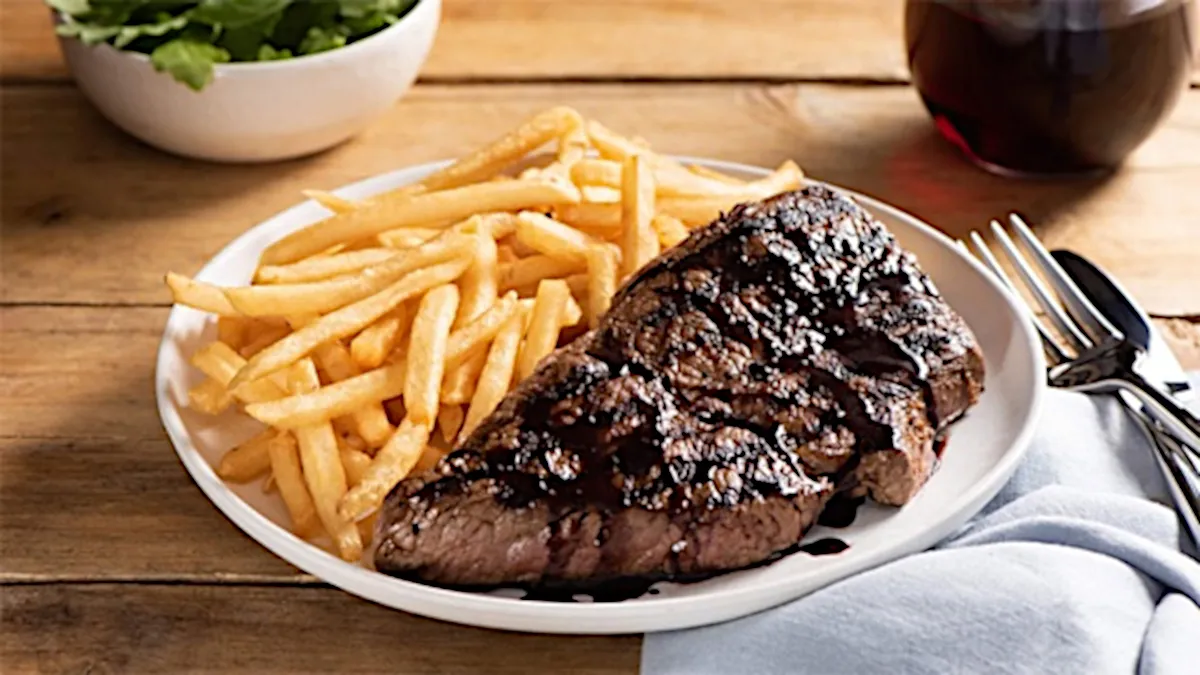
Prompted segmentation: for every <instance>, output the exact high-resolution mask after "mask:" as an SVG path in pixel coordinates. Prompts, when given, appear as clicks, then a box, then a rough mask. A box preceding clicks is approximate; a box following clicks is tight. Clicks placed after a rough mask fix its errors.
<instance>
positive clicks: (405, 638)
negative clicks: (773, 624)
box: [0, 584, 640, 675]
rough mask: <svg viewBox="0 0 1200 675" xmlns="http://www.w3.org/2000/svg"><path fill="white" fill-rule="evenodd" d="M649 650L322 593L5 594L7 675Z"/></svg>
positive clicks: (612, 669)
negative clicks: (426, 615)
mask: <svg viewBox="0 0 1200 675" xmlns="http://www.w3.org/2000/svg"><path fill="white" fill-rule="evenodd" d="M639 643H640V640H639V638H635V637H587V638H572V637H551V636H541V635H518V634H513V633H501V632H498V631H488V630H481V629H475V628H466V627H463V626H455V625H452V624H447V623H441V622H438V621H432V620H429V619H422V618H418V617H415V616H412V615H409V614H404V613H402V612H395V611H392V610H390V609H386V608H384V607H380V606H378V605H373V604H370V603H368V602H365V601H363V600H359V599H357V598H354V597H351V596H350V595H347V594H346V593H343V592H341V591H338V590H335V589H332V588H327V587H323V586H322V587H305V588H288V587H283V588H280V587H258V586H246V585H233V586H228V585H226V586H192V585H142V584H134V585H130V584H124V585H113V584H87V585H83V584H56V585H19V586H8V587H6V588H4V589H3V590H2V591H0V663H2V664H4V666H3V670H4V672H5V673H6V674H7V675H16V674H17V673H60V672H62V673H66V672H69V673H147V672H157V673H178V672H198V671H203V672H214V673H216V672H219V673H255V674H258V673H302V672H303V673H331V672H339V673H383V672H387V673H401V674H405V673H438V674H439V675H460V674H461V675H466V674H468V673H480V672H487V673H494V674H496V675H518V674H522V675H523V674H524V673H535V672H538V673H540V672H545V673H572V674H574V675H611V674H613V673H633V672H636V670H637V663H638V657H639V651H640V645H639ZM485 664H486V665H485Z"/></svg>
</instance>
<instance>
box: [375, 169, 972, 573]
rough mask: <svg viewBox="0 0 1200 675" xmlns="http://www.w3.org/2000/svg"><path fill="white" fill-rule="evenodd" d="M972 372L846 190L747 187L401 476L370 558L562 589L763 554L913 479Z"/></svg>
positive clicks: (911, 265)
mask: <svg viewBox="0 0 1200 675" xmlns="http://www.w3.org/2000/svg"><path fill="white" fill-rule="evenodd" d="M981 383H982V360H981V358H980V357H979V353H978V350H977V348H976V347H975V343H974V338H973V336H971V334H970V332H969V331H968V330H967V328H966V326H965V324H964V323H963V322H962V320H961V318H959V317H958V316H957V315H955V314H954V313H953V312H952V311H951V310H950V309H949V308H948V307H947V306H946V305H945V304H944V302H943V301H942V300H941V298H940V297H939V296H938V295H937V291H936V289H935V288H934V287H933V285H932V283H931V282H930V281H929V279H928V278H927V277H926V276H925V275H924V273H922V272H921V271H920V269H919V267H918V266H917V264H916V261H915V259H914V258H913V257H912V256H911V255H910V254H908V253H906V252H904V251H903V250H902V249H900V248H899V246H898V245H897V244H896V242H895V240H894V238H892V236H891V235H890V233H888V232H887V230H886V229H884V228H883V227H882V226H881V225H880V224H879V223H878V222H876V221H874V220H873V219H872V218H870V216H868V215H867V214H866V213H865V212H864V211H862V209H861V208H859V207H858V206H857V205H856V204H854V203H853V202H852V201H851V200H849V199H847V198H845V197H843V196H841V195H839V194H837V193H835V192H833V191H831V190H829V189H827V188H824V187H819V186H813V187H809V188H806V189H805V190H803V191H800V192H797V193H790V194H787V195H782V196H780V197H777V198H774V199H772V200H769V201H767V202H762V203H756V204H749V205H742V206H739V207H737V208H735V209H734V210H733V211H732V212H731V213H730V214H729V215H728V216H726V217H724V218H722V219H721V220H719V221H717V222H716V223H714V224H712V225H710V226H708V227H707V228H703V229H701V230H698V231H696V232H694V233H693V234H692V236H691V237H690V238H689V239H688V240H687V241H686V242H684V243H683V244H681V245H680V246H678V247H676V248H674V249H672V250H670V251H668V252H667V253H665V254H664V255H662V256H661V257H659V258H658V259H657V260H655V261H653V262H652V263H650V264H649V265H648V266H647V267H645V268H644V269H642V270H641V271H640V272H639V273H638V274H637V275H636V276H635V277H634V278H633V279H631V280H629V281H628V282H627V283H626V285H625V286H624V287H623V288H622V289H621V291H619V292H618V294H617V296H616V297H615V298H614V301H613V305H612V308H611V309H610V311H609V312H608V313H607V314H606V315H605V316H604V317H603V319H602V321H601V324H600V326H599V327H598V328H597V329H596V330H595V331H593V332H591V333H588V334H587V335H584V336H583V337H581V338H579V339H578V340H576V341H575V342H574V343H572V344H571V345H569V346H567V347H565V348H563V349H560V350H559V351H557V352H556V353H555V354H553V355H552V356H550V357H548V358H547V359H545V360H544V361H543V362H542V364H541V365H540V366H539V368H538V370H537V372H536V373H535V374H534V375H533V376H532V377H531V378H530V379H528V380H526V381H525V382H523V383H522V384H521V385H520V386H519V387H518V388H517V389H516V390H515V391H514V392H512V393H511V394H509V395H508V396H507V397H506V398H505V400H504V401H503V402H502V403H501V404H500V406H499V408H498V409H497V410H496V411H495V412H494V413H493V414H492V415H491V416H490V417H489V419H488V420H486V421H485V422H484V423H483V424H482V425H481V426H480V427H479V428H477V429H476V430H475V431H474V433H472V434H471V436H470V437H469V438H468V439H467V440H466V442H465V443H464V444H463V446H462V447H461V448H460V449H459V450H457V451H456V452H454V453H451V454H450V455H449V456H448V457H447V458H445V459H444V460H443V461H442V462H441V463H440V464H439V465H438V466H437V467H436V469H435V471H434V472H431V473H429V474H426V475H425V476H421V477H417V478H412V479H409V480H407V481H405V482H403V483H401V484H400V485H399V486H397V488H396V489H395V490H394V491H393V493H392V494H391V495H389V497H388V499H387V502H386V503H385V508H384V512H383V513H382V514H381V516H380V531H379V534H380V541H381V546H380V549H379V553H378V554H377V555H376V562H377V566H378V567H379V568H380V569H381V570H382V571H385V572H388V573H390V574H396V575H399V576H415V577H417V578H420V579H422V580H424V581H427V582H432V583H438V584H439V585H444V584H447V583H448V584H452V585H453V584H458V583H460V582H463V581H469V582H474V581H478V580H479V579H488V580H496V581H501V582H503V581H523V580H527V579H531V578H532V579H536V581H535V582H534V583H533V585H534V586H536V587H538V588H552V587H555V586H556V585H558V586H564V587H570V588H572V589H576V592H579V591H578V589H581V588H585V587H588V586H590V585H594V584H596V583H608V580H612V579H621V578H623V577H629V576H634V577H637V578H639V579H650V580H653V581H659V580H675V581H678V580H686V579H694V578H708V577H711V576H712V575H713V574H715V573H720V572H725V571H730V570H732V569H740V568H745V567H749V566H753V565H756V564H763V563H764V562H767V561H769V560H774V559H777V558H778V557H780V556H782V555H784V554H786V553H789V552H793V551H796V550H798V549H799V546H798V542H799V541H800V539H801V537H802V536H803V533H804V532H805V531H806V530H807V529H809V528H810V527H811V526H812V525H813V524H815V521H816V520H817V516H818V514H820V513H822V512H823V511H826V510H828V509H829V508H830V499H831V498H832V497H833V496H834V495H835V494H836V493H838V492H840V491H842V490H845V489H849V488H854V489H855V490H856V491H857V492H856V493H857V494H862V493H863V492H865V493H868V494H870V496H871V497H872V498H873V499H874V500H875V501H877V502H880V503H886V504H902V503H904V502H906V501H907V500H908V499H909V498H911V496H912V494H915V491H916V490H917V489H918V488H919V487H920V485H921V483H922V482H923V481H924V480H925V478H926V477H927V476H928V473H929V471H930V470H931V468H932V464H933V462H934V461H935V460H934V459H933V452H932V442H933V438H934V435H935V434H936V433H937V432H938V431H939V430H940V429H942V428H943V427H944V426H945V425H946V424H948V423H949V422H950V421H951V420H952V419H954V418H956V417H957V416H959V415H960V414H962V412H963V411H964V410H965V409H966V408H967V407H968V406H969V405H970V404H971V403H973V402H974V400H975V398H977V396H978V392H979V390H980V388H981ZM838 508H846V507H834V510H835V512H834V513H831V514H830V515H829V518H830V519H834V520H837V521H838V522H846V523H847V524H849V522H850V521H852V520H853V509H850V512H849V515H847V514H845V513H842V514H840V517H838V516H839V514H838V513H836V511H837V509H838ZM447 528H449V529H447ZM461 528H466V530H467V531H459V530H460V529H461ZM472 533H475V534H472ZM424 542H444V543H429V544H426V543H424ZM515 542H519V544H518V543H515ZM455 545H458V546H462V547H463V548H470V547H477V548H476V549H472V550H465V551H464V550H461V549H459V550H451V549H450V548H447V547H450V546H455ZM514 545H515V546H517V548H515V549H514V548H512V546H514ZM824 546H826V547H827V548H829V547H832V545H831V544H825V545H824ZM829 552H833V551H832V550H830V551H829ZM560 582H561V583H560ZM483 585H485V586H486V585H491V584H486V583H485V584H483ZM502 585H503V584H502Z"/></svg>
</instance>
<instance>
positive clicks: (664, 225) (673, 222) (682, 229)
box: [650, 213, 689, 249]
mask: <svg viewBox="0 0 1200 675" xmlns="http://www.w3.org/2000/svg"><path fill="white" fill-rule="evenodd" d="M650 225H651V227H653V228H654V233H655V234H656V235H658V243H659V244H660V245H661V246H662V248H664V249H668V248H672V247H674V246H676V245H678V244H679V242H681V241H683V240H684V239H687V238H688V234H689V232H688V229H687V226H685V225H684V224H683V223H682V222H681V221H680V220H679V219H678V218H676V217H675V216H671V215H668V214H665V213H660V214H658V215H656V216H654V219H653V220H651V221H650Z"/></svg>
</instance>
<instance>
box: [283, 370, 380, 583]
mask: <svg viewBox="0 0 1200 675" xmlns="http://www.w3.org/2000/svg"><path fill="white" fill-rule="evenodd" d="M320 386H321V384H320V382H319V381H318V380H317V369H316V367H315V366H314V365H313V362H312V361H311V360H309V359H301V360H300V361H297V362H296V364H295V365H293V366H292V367H291V369H290V370H289V372H288V390H289V391H290V392H292V393H293V394H295V395H305V394H311V393H313V392H315V391H317V389H319V388H320ZM293 433H294V434H295V435H296V443H297V444H298V445H299V447H300V466H301V467H302V468H303V472H304V482H305V485H307V486H308V492H309V495H310V496H311V498H312V501H313V506H314V508H315V509H316V512H317V517H318V518H319V519H320V521H321V524H322V525H324V526H325V531H326V532H327V533H329V536H330V538H331V539H332V540H333V544H334V547H335V548H337V551H338V555H340V556H341V557H342V559H343V560H350V561H355V560H358V559H359V558H360V557H362V551H363V544H362V537H360V536H359V534H358V528H357V527H355V526H354V523H352V522H350V521H349V520H346V519H344V518H342V517H341V516H340V515H338V511H337V507H338V502H340V501H341V499H342V497H343V496H344V495H345V494H346V489H347V488H346V471H345V468H344V467H343V466H342V459H341V456H340V454H339V452H338V445H337V438H336V437H335V436H334V435H333V427H332V426H330V425H329V422H328V421H325V422H320V423H317V424H313V425H311V426H304V427H300V428H298V429H296V430H295V431H294V432H293Z"/></svg>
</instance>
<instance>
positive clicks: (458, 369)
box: [441, 351, 487, 405]
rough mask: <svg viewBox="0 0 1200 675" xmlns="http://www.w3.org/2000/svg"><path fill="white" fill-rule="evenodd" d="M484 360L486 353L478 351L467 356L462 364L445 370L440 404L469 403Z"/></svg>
mask: <svg viewBox="0 0 1200 675" xmlns="http://www.w3.org/2000/svg"><path fill="white" fill-rule="evenodd" d="M486 359H487V352H486V351H478V352H475V353H473V354H471V355H469V356H467V358H466V359H465V360H463V362H462V363H459V364H458V365H456V366H454V367H452V368H450V369H449V370H447V371H446V375H445V377H444V378H443V380H442V396H441V399H442V403H449V404H453V405H462V404H464V403H470V402H471V395H472V394H474V393H475V381H476V380H477V379H479V372H480V371H481V370H483V363H484V361H485V360H486Z"/></svg>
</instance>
